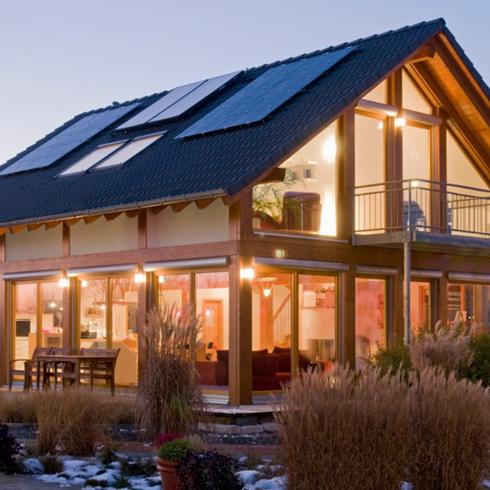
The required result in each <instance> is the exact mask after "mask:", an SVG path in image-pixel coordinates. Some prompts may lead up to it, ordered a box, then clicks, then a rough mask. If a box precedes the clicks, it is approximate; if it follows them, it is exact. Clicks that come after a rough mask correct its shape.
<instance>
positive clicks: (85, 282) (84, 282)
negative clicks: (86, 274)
mask: <svg viewBox="0 0 490 490" xmlns="http://www.w3.org/2000/svg"><path fill="white" fill-rule="evenodd" d="M81 286H82V288H86V287H87V286H88V281H86V280H85V279H83V280H82V282H81Z"/></svg>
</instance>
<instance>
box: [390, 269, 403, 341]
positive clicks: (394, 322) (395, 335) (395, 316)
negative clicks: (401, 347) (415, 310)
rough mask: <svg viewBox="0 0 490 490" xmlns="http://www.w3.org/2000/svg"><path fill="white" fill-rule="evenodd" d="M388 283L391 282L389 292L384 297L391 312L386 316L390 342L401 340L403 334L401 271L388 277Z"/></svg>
mask: <svg viewBox="0 0 490 490" xmlns="http://www.w3.org/2000/svg"><path fill="white" fill-rule="evenodd" d="M402 271H403V269H402ZM390 284H391V293H390V294H388V297H387V298H386V299H387V305H388V308H391V314H388V315H387V317H388V318H387V321H388V322H390V323H391V334H392V337H391V339H389V340H390V341H391V342H392V343H394V342H402V341H403V334H404V325H403V320H404V318H403V286H404V281H403V272H398V273H397V274H396V275H395V276H393V277H391V278H388V286H390ZM390 305H391V306H390ZM388 313H389V312H388Z"/></svg>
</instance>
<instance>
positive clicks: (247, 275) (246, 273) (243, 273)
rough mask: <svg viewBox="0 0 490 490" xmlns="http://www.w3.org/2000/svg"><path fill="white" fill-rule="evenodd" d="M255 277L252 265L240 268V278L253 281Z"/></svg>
mask: <svg viewBox="0 0 490 490" xmlns="http://www.w3.org/2000/svg"><path fill="white" fill-rule="evenodd" d="M254 277H255V271H254V270H253V269H252V267H242V268H241V269H240V279H244V280H247V281H251V280H252V279H253V278H254Z"/></svg>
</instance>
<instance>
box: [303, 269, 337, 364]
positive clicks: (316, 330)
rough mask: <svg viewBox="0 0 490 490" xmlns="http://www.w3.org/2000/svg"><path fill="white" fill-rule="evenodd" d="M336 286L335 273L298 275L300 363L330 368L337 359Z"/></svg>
mask: <svg viewBox="0 0 490 490" xmlns="http://www.w3.org/2000/svg"><path fill="white" fill-rule="evenodd" d="M335 290H336V278H335V277H333V276H320V275H306V274H300V275H299V276H298V307H299V356H300V365H305V364H308V363H309V362H313V363H316V364H317V365H319V367H320V369H322V370H323V371H328V370H330V369H331V368H332V367H333V362H334V361H335V360H336V359H337V349H336V347H337V346H336V339H337V335H336V333H337V332H336V330H337V328H336V325H337V319H336V301H337V296H336V291H335Z"/></svg>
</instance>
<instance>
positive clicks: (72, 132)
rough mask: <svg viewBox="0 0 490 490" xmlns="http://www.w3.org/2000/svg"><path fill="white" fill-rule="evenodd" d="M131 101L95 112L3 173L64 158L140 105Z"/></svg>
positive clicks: (20, 170) (48, 163) (18, 170)
mask: <svg viewBox="0 0 490 490" xmlns="http://www.w3.org/2000/svg"><path fill="white" fill-rule="evenodd" d="M138 105H139V104H131V105H125V106H120V107H116V108H114V109H107V110H105V111H102V112H94V113H92V114H88V115H86V116H85V117H82V118H81V119H79V120H78V121H77V122H75V123H73V124H72V125H71V126H69V127H68V128H66V129H65V130H63V131H61V132H60V133H58V134H57V135H55V136H53V137H52V138H50V139H49V140H47V141H46V142H45V143H43V144H42V145H40V146H38V147H37V148H35V149H34V150H32V151H31V152H29V153H27V154H26V155H24V156H23V157H21V158H19V159H18V160H17V161H15V162H14V163H12V164H11V165H9V166H8V167H6V168H5V169H3V170H2V171H1V172H0V175H9V174H14V173H17V172H26V171H28V170H34V169H37V168H43V167H48V166H49V165H52V164H53V163H55V162H56V161H57V160H59V159H60V158H62V157H64V156H65V155H67V154H68V153H70V152H71V151H73V150H74V149H75V148H77V147H79V146H80V145H81V144H82V143H85V142H86V141H87V140H89V139H90V138H92V137H93V136H95V135H96V134H98V133H100V132H101V131H102V130H103V129H105V128H107V127H108V126H110V125H111V124H113V123H115V122H116V121H117V120H118V119H120V118H121V117H123V116H125V115H126V114H128V113H129V112H130V111H132V110H133V109H135V108H136V107H138Z"/></svg>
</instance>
